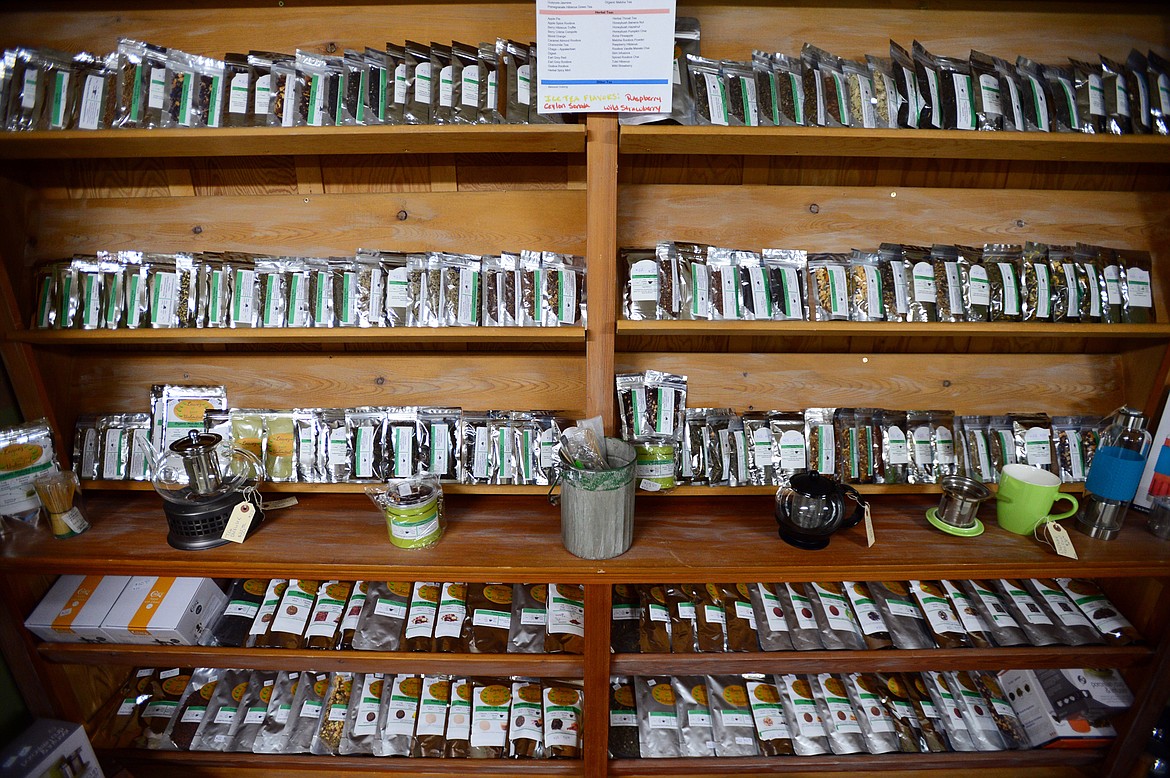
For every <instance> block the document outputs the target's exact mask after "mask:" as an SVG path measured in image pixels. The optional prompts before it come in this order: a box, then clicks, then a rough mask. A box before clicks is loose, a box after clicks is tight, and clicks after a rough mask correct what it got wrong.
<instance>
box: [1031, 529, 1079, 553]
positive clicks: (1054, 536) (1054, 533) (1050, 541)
mask: <svg viewBox="0 0 1170 778" xmlns="http://www.w3.org/2000/svg"><path fill="white" fill-rule="evenodd" d="M1032 535H1033V537H1035V538H1036V540H1038V541H1040V542H1041V543H1043V544H1044V545H1046V546H1051V547H1052V549H1053V550H1054V551H1055V552H1056V553H1058V554H1060V555H1061V556H1063V557H1068V558H1069V559H1076V558H1077V550H1076V549H1075V548H1073V543H1072V538H1070V537H1069V536H1068V533H1067V532H1065V530H1064V527H1062V526H1060V525H1059V524H1057V523H1056V522H1055V521H1046V522H1042V523H1041V524H1039V525H1037V527H1036V529H1035V530H1034V531H1033V533H1032Z"/></svg>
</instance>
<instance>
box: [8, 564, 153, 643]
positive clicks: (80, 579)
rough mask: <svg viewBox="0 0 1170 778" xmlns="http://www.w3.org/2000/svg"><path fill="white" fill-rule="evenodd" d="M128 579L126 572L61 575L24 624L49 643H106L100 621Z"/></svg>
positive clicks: (107, 641) (115, 600)
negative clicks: (101, 574) (122, 573)
mask: <svg viewBox="0 0 1170 778" xmlns="http://www.w3.org/2000/svg"><path fill="white" fill-rule="evenodd" d="M129 582H130V576H128V575H107V576H100V575H63V576H61V577H60V578H58V579H57V582H56V583H54V584H53V586H52V588H50V589H49V591H48V593H47V594H46V595H45V596H44V597H43V598H42V599H41V602H40V604H38V605H37V607H36V609H35V610H34V611H33V612H32V615H30V616H29V617H28V619H26V620H25V622H24V626H25V628H26V629H28V631H29V632H31V633H33V634H34V635H36V636H37V637H39V638H40V639H41V640H47V641H49V642H51V643H109V642H110V639H109V637H107V636H106V633H105V632H104V631H103V630H102V622H103V621H105V618H106V616H107V615H109V612H110V609H111V608H113V607H114V603H115V602H117V600H118V597H119V596H120V595H121V594H122V591H123V590H124V589H125V588H126V584H127V583H129Z"/></svg>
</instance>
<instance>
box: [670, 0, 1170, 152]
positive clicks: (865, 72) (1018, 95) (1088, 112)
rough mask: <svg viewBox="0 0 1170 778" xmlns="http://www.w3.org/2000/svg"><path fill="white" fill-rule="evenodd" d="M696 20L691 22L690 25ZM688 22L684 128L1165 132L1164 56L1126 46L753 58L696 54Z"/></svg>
mask: <svg viewBox="0 0 1170 778" xmlns="http://www.w3.org/2000/svg"><path fill="white" fill-rule="evenodd" d="M688 22H689V23H693V24H689V23H688ZM699 38H700V36H699V29H698V24H697V23H695V20H693V19H692V20H685V19H682V18H680V19H679V20H677V24H676V51H677V52H678V59H677V60H676V63H675V67H676V69H677V71H678V72H679V73H680V74H681V73H685V74H686V77H685V78H681V79H677V78H676V82H675V83H676V85H675V90H676V91H681V93H682V94H681V95H679V96H676V98H675V100H674V104H673V111H672V113H671V115H670V118H672V119H674V120H676V121H679V122H680V123H682V124H700V125H722V126H736V127H740V126H749V127H750V126H789V127H791V126H808V127H860V128H867V129H873V128H887V129H897V128H911V129H915V128H920V129H941V130H983V131H988V130H991V131H996V130H1006V131H1017V132H1024V131H1029V132H1082V133H1093V134H1101V133H1104V134H1110V135H1127V134H1131V133H1137V134H1150V133H1157V134H1161V135H1166V134H1168V133H1170V90H1168V89H1167V84H1170V62H1167V60H1166V59H1164V58H1163V57H1161V56H1159V55H1158V54H1157V53H1156V52H1153V51H1150V52H1148V56H1147V55H1143V54H1142V53H1141V52H1140V51H1137V50H1136V49H1134V50H1132V51H1131V52H1130V53H1129V55H1128V57H1127V59H1126V61H1125V62H1118V61H1115V60H1113V59H1110V58H1108V57H1105V56H1098V57H1096V58H1094V59H1093V60H1089V61H1086V60H1079V59H1070V60H1068V64H1067V65H1061V64H1047V65H1045V64H1039V63H1036V62H1033V61H1032V60H1030V59H1028V58H1027V57H1023V56H1020V57H1017V58H1016V59H1015V61H1008V60H1005V59H1002V58H1000V57H994V56H990V55H987V54H984V53H983V52H979V51H971V52H970V54H969V55H968V56H965V57H958V58H956V57H946V56H938V55H935V54H932V53H931V52H929V51H927V49H926V47H925V46H923V45H922V44H921V43H919V42H918V41H914V43H913V46H912V48H911V50H910V51H909V52H907V51H906V49H905V48H903V47H902V46H900V45H898V44H897V43H895V42H894V41H892V40H891V41H890V48H889V56H888V57H886V56H875V55H866V57H865V61H856V60H850V59H845V58H842V57H838V56H835V55H833V54H831V53H829V52H827V51H825V50H824V49H821V48H818V47H816V46H813V45H812V44H809V43H806V44H804V46H803V48H802V49H801V53H800V56H788V55H785V54H782V53H779V52H776V53H769V52H766V51H760V50H756V51H753V52H752V56H751V60H750V61H735V60H713V59H704V58H703V57H701V56H699Z"/></svg>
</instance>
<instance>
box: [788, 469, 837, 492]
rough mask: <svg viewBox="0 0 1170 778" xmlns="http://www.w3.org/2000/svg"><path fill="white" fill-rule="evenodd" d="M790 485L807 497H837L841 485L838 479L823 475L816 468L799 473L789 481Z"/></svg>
mask: <svg viewBox="0 0 1170 778" xmlns="http://www.w3.org/2000/svg"><path fill="white" fill-rule="evenodd" d="M788 483H789V486H791V487H792V489H794V490H795V491H798V492H800V493H801V494H803V495H804V496H806V497H837V496H839V495H840V492H841V486H840V484H838V483H837V481H836V479H833V478H829V477H827V476H823V475H821V474H820V473H818V472H817V471H816V470H806V471H805V472H803V473H797V474H795V475H793V476H792V478H790V479H789V481H788Z"/></svg>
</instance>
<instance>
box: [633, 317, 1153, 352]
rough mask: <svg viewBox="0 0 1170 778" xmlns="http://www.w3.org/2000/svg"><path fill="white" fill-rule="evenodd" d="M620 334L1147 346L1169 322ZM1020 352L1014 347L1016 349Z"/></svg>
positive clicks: (773, 324)
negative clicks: (1026, 340)
mask: <svg viewBox="0 0 1170 778" xmlns="http://www.w3.org/2000/svg"><path fill="white" fill-rule="evenodd" d="M617 333H618V335H631V336H634V335H641V336H650V337H656V336H662V335H675V336H695V335H702V336H708V337H720V336H727V337H778V336H788V337H800V338H818V337H833V338H840V337H871V338H889V337H896V338H912V337H922V338H931V339H935V340H937V339H938V338H946V337H954V338H982V339H994V340H999V341H1002V340H1004V339H1006V338H1012V339H1021V338H1031V339H1035V340H1036V341H1037V342H1043V341H1047V340H1053V341H1054V340H1065V339H1068V338H1085V339H1093V340H1098V339H1101V340H1120V341H1133V342H1139V343H1143V344H1144V343H1148V342H1150V341H1158V340H1170V324H1071V323H1070V324H1048V323H1044V322H987V323H982V322H950V323H948V322H933V323H928V322H859V321H831V322H810V321H693V320H685V321H629V320H626V319H619V320H618V322H617ZM1014 348H1018V346H1016V347H1014Z"/></svg>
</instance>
